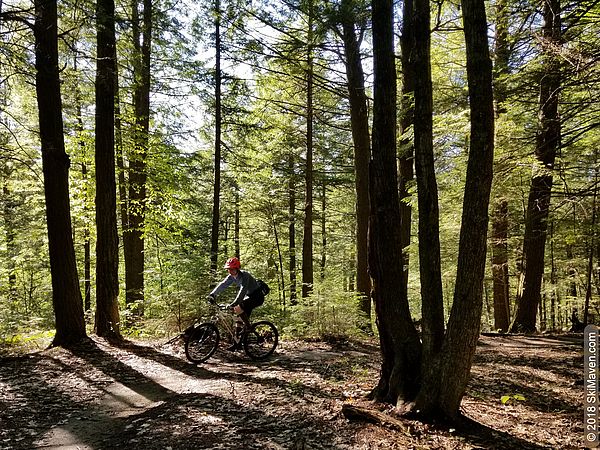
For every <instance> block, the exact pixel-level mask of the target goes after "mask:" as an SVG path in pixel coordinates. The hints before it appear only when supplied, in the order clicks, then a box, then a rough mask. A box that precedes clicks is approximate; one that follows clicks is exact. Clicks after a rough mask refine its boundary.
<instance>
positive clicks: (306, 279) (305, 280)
mask: <svg viewBox="0 0 600 450" xmlns="http://www.w3.org/2000/svg"><path fill="white" fill-rule="evenodd" d="M313 14H314V12H313V3H312V0H308V34H307V36H308V42H307V50H306V168H305V188H306V191H305V199H304V233H303V236H302V298H306V297H308V296H309V295H310V293H311V292H312V289H313V282H314V278H313V276H314V274H313V179H314V173H313V77H314V74H313V69H314V67H313V51H314V50H313V43H312V40H313Z"/></svg>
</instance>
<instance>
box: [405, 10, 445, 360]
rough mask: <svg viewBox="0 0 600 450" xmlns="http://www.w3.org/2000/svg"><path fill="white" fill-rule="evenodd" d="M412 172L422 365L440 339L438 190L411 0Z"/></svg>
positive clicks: (425, 75)
mask: <svg viewBox="0 0 600 450" xmlns="http://www.w3.org/2000/svg"><path fill="white" fill-rule="evenodd" d="M414 7H415V25H414V40H413V48H414V52H415V56H414V58H415V60H414V61H415V62H414V71H415V118H414V121H415V126H414V129H415V170H416V176H417V197H418V205H419V266H420V275H421V286H422V287H423V288H422V289H421V301H422V307H421V308H422V312H423V315H422V321H423V333H422V339H423V364H425V365H428V364H429V361H430V360H431V358H433V357H434V355H435V354H436V353H437V352H438V351H439V349H440V347H441V345H442V340H443V337H444V302H443V289H442V275H441V274H442V270H441V256H440V237H439V236H440V233H439V206H438V188H437V181H436V176H435V167H434V160H433V91H432V85H431V61H430V45H431V40H430V11H429V1H426V0H415V2H414Z"/></svg>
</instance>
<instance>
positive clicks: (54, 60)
mask: <svg viewBox="0 0 600 450" xmlns="http://www.w3.org/2000/svg"><path fill="white" fill-rule="evenodd" d="M57 29H58V27H57V6H56V0H48V1H42V0H36V1H35V26H34V34H35V67H36V78H35V81H36V83H35V84H36V92H37V102H38V112H39V123H40V141H41V146H42V166H43V173H44V195H45V199H46V222H47V226H48V247H49V253H50V273H51V277H52V304H53V306H54V315H55V318H56V335H55V336H54V340H53V341H52V345H53V346H58V345H70V344H73V343H76V342H79V341H81V340H82V339H84V338H85V337H86V332H85V322H84V318H83V302H82V299H81V291H80V289H79V277H78V275H77V262H76V259H75V248H74V244H73V234H72V227H71V207H70V202H69V157H68V156H67V154H66V153H65V143H64V136H63V121H62V101H61V95H60V80H59V69H58V36H57V34H58V33H57Z"/></svg>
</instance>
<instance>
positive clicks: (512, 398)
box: [500, 394, 525, 406]
mask: <svg viewBox="0 0 600 450" xmlns="http://www.w3.org/2000/svg"><path fill="white" fill-rule="evenodd" d="M500 401H501V402H502V404H503V405H504V406H508V405H512V404H514V403H517V402H524V401H525V397H524V396H522V395H521V394H511V395H503V396H502V397H500Z"/></svg>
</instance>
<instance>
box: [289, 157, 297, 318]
mask: <svg viewBox="0 0 600 450" xmlns="http://www.w3.org/2000/svg"><path fill="white" fill-rule="evenodd" d="M288 169H289V172H290V178H289V181H288V202H289V210H288V216H289V228H288V230H289V231H288V236H289V237H288V239H289V258H290V305H292V306H293V305H295V304H296V303H297V302H298V294H297V285H296V187H295V184H296V180H295V170H294V157H293V155H292V154H290V156H289V158H288Z"/></svg>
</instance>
